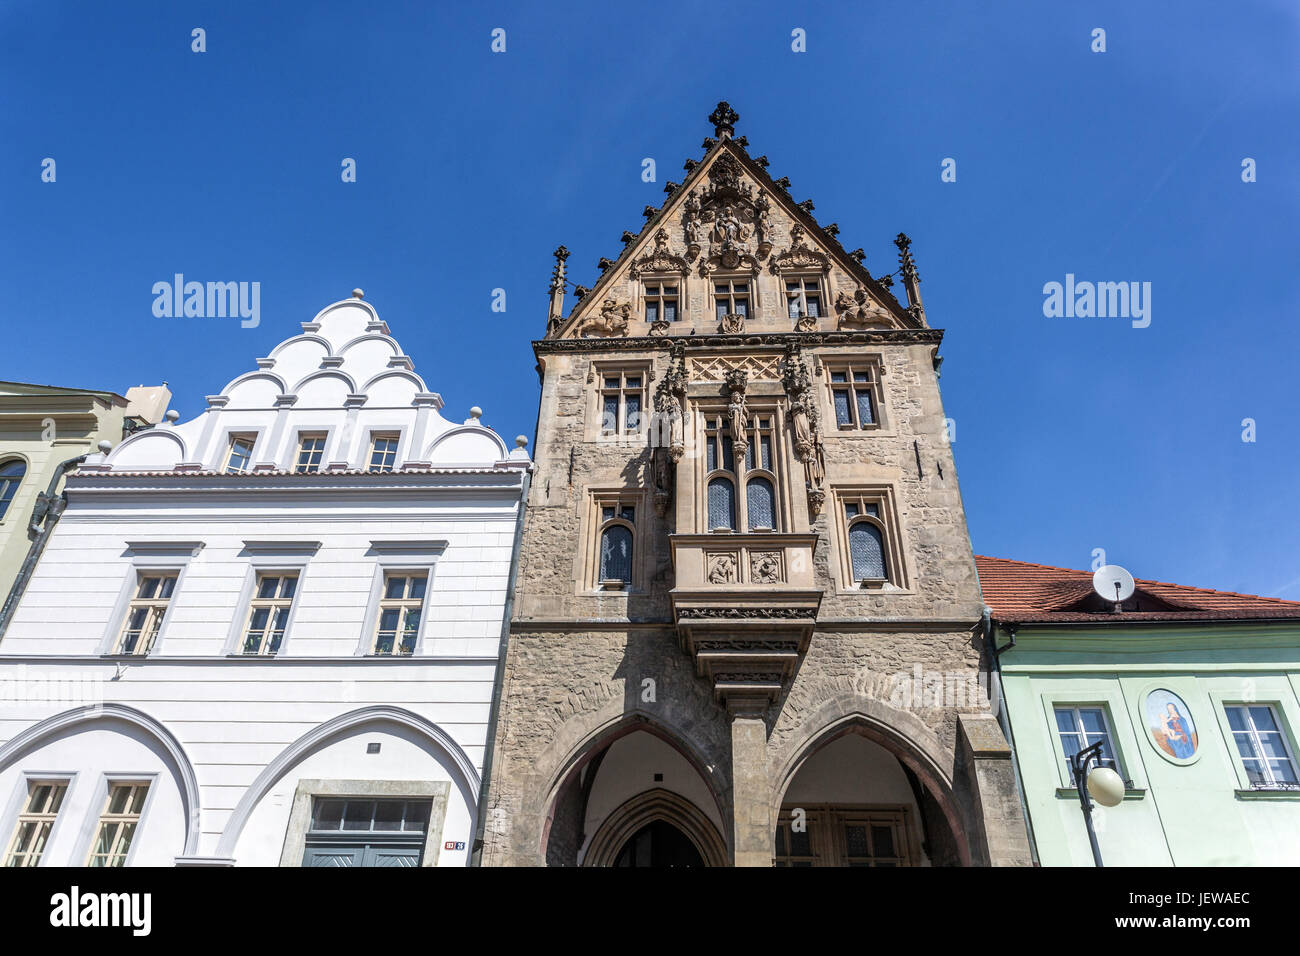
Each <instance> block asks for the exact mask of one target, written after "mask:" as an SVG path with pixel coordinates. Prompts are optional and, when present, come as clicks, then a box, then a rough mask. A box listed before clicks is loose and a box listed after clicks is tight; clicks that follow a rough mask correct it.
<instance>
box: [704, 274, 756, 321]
mask: <svg viewBox="0 0 1300 956" xmlns="http://www.w3.org/2000/svg"><path fill="white" fill-rule="evenodd" d="M751 287H752V280H751V279H750V277H749V276H737V277H735V278H730V279H720V278H717V277H715V278H714V280H713V308H714V312H715V314H716V316H717V317H718V318H719V319H721V318H722V317H723V316H724V315H739V316H741V317H742V318H748V317H749V302H750V295H751V292H750V289H751Z"/></svg>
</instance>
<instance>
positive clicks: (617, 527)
mask: <svg viewBox="0 0 1300 956" xmlns="http://www.w3.org/2000/svg"><path fill="white" fill-rule="evenodd" d="M598 540H599V545H598V550H597V555H596V560H597V562H598V564H597V569H596V583H597V584H598V585H599V586H601V587H603V588H607V589H613V590H619V589H623V588H628V587H630V586H631V585H632V570H633V569H632V564H633V559H634V555H635V548H634V545H635V543H636V506H635V505H633V504H625V503H620V502H614V503H610V504H604V505H601V508H600V534H599V539H598Z"/></svg>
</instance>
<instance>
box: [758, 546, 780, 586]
mask: <svg viewBox="0 0 1300 956" xmlns="http://www.w3.org/2000/svg"><path fill="white" fill-rule="evenodd" d="M783 580H785V578H784V575H782V573H781V552H780V551H754V552H752V553H751V554H750V556H749V583H750V584H778V583H780V582H781V581H783Z"/></svg>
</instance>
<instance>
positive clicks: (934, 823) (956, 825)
mask: <svg viewBox="0 0 1300 956" xmlns="http://www.w3.org/2000/svg"><path fill="white" fill-rule="evenodd" d="M850 736H855V737H859V738H863V739H865V740H866V741H869V742H870V744H871V745H873V747H874V750H875V752H876V753H877V755H887V756H886V758H885V762H884V763H882V764H881V765H880V768H881V770H886V771H887V770H888V769H889V765H894V764H896V766H895V767H894V770H895V783H896V786H895V788H894V790H893V791H892V792H882V790H881V789H880V781H881V779H882V778H883V777H884V776H885V773H882V772H880V771H877V772H876V773H873V775H872V776H873V777H874V778H875V783H876V786H877V789H876V790H875V792H874V794H873V795H872V796H870V797H863V796H862V795H861V793H860V791H859V792H858V793H856V794H855V795H853V796H850V797H849V798H848V799H847V800H845V799H840V800H838V801H837V800H830V799H828V800H826V801H824V802H823V801H818V800H817V799H816V797H815V795H814V793H810V792H808V791H807V790H805V791H803V792H801V793H800V794H799V796H800V800H799V801H797V802H801V803H809V804H812V805H813V807H814V809H813V811H812V812H815V813H817V814H820V816H818V817H817V818H816V820H817V823H818V825H820V826H822V827H824V828H828V829H829V828H835V827H838V828H840V829H841V830H843V829H844V828H854V829H855V830H856V831H859V832H860V833H861V834H862V837H863V838H865V839H866V840H867V843H868V851H867V852H864V853H855V852H852V851H851V850H846V847H845V836H844V835H843V833H841V834H839V835H838V837H837V838H836V839H835V840H834V841H832V840H831V838H830V837H829V836H826V837H823V838H822V839H823V846H822V852H825V850H826V847H828V846H829V845H830V843H831V842H836V843H837V844H838V847H837V852H836V853H833V854H832V858H833V859H835V860H837V861H838V862H840V863H843V862H845V861H846V859H847V858H848V857H853V858H854V859H856V858H858V857H874V856H877V855H878V856H881V857H885V858H887V859H891V860H895V861H897V862H896V863H888V864H885V865H918V864H920V863H921V862H922V861H924V862H926V863H929V864H932V865H958V866H970V865H971V849H970V845H969V842H968V839H967V836H966V831H965V827H964V826H963V823H962V816H961V813H960V811H959V808H958V805H957V800H956V799H955V796H954V794H953V787H952V781H951V779H950V776H949V775H948V774H947V773H946V772H945V771H944V769H943V768H942V766H941V765H940V764H939V763H938V762H937V761H936V760H935V759H934V756H933V755H932V754H931V753H930V752H929V751H930V750H931V748H929V747H925V746H921V745H916V744H915V743H914V742H913V741H912V740H910V739H909V736H908V734H907V733H906V732H905V729H904V728H902V727H899V726H896V725H891V724H889V723H884V722H882V721H881V720H880V719H879V718H878V717H876V716H873V715H868V714H866V713H862V712H854V713H849V714H844V715H841V716H840V717H838V718H837V719H835V720H833V721H831V722H830V723H829V724H826V725H824V726H823V727H822V728H821V729H820V730H818V731H816V732H814V733H811V734H809V735H808V736H807V737H806V738H804V740H803V742H802V744H801V745H800V746H798V747H797V748H795V749H794V752H793V756H791V757H789V758H788V759H787V760H786V762H785V763H784V765H782V766H781V768H780V769H779V771H778V774H777V777H776V780H775V783H776V786H775V787H774V794H775V804H774V806H773V812H772V820H773V821H774V822H773V844H774V846H775V847H776V849H777V851H778V853H777V855H778V856H782V855H783V854H782V852H781V851H782V850H784V855H785V856H787V857H795V858H797V857H799V856H800V854H797V853H793V852H792V838H793V834H792V832H791V831H790V826H789V824H790V819H791V810H792V808H793V805H788V804H789V801H788V800H787V799H786V796H787V794H788V793H790V792H791V787H792V784H794V782H795V780H796V778H797V777H799V774H800V772H801V771H802V770H804V769H805V768H807V767H810V766H811V762H812V761H814V759H815V758H816V757H817V756H818V755H819V754H822V753H823V752H824V751H826V750H827V748H830V747H832V745H834V744H835V743H836V741H841V740H843V739H844V738H846V737H850ZM843 769H845V770H846V771H847V772H848V773H850V774H851V773H852V771H853V768H851V767H850V768H843ZM858 769H859V770H861V767H859V768H858ZM898 784H905V787H906V789H905V790H902V791H901V792H900V789H899V786H898ZM823 785H825V784H824V783H823ZM800 809H804V808H800ZM806 819H807V813H805V820H806ZM885 830H889V834H888V835H885V833H884V831H885ZM877 832H880V833H881V839H882V841H884V842H886V843H887V845H888V847H889V850H888V852H884V853H878V852H877V851H878V849H879V848H878V847H876V846H875V834H876V833H877ZM783 838H784V840H783ZM850 839H852V837H850ZM810 842H813V843H815V841H810ZM807 847H808V844H807V843H805V846H804V847H801V848H800V849H801V850H803V849H806V848H807ZM811 849H812V851H814V853H815V852H816V851H817V847H816V846H815V845H813V846H812V847H811ZM819 865H820V864H819Z"/></svg>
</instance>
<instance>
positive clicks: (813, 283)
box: [785, 276, 825, 319]
mask: <svg viewBox="0 0 1300 956" xmlns="http://www.w3.org/2000/svg"><path fill="white" fill-rule="evenodd" d="M785 300H786V306H787V308H788V309H789V310H790V318H792V319H802V318H805V317H806V318H810V319H820V318H821V317H822V314H823V312H824V311H825V310H824V309H823V308H822V279H821V276H788V277H786V280H785Z"/></svg>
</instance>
